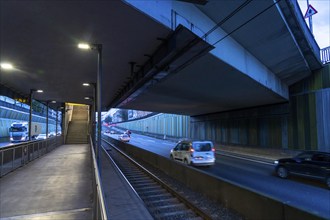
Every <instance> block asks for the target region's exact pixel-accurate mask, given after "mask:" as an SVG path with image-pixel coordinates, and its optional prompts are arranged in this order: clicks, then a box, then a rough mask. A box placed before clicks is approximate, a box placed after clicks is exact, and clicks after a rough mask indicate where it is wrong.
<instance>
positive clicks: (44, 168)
mask: <svg viewBox="0 0 330 220" xmlns="http://www.w3.org/2000/svg"><path fill="white" fill-rule="evenodd" d="M92 178H93V177H92V170H91V155H90V150H89V145H87V144H76V145H62V146H60V147H58V148H56V149H55V150H53V151H52V152H50V153H48V154H46V155H44V156H42V157H40V158H38V159H36V160H34V161H32V162H31V163H29V164H27V165H26V166H23V167H21V168H19V169H17V170H15V171H14V172H12V173H9V174H7V175H6V176H4V177H2V178H1V179H0V220H16V219H29V220H37V219H42V220H51V219H72V220H75V219H77V220H78V219H92V198H93V197H92V193H93V191H92Z"/></svg>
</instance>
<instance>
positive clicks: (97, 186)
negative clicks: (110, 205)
mask: <svg viewBox="0 0 330 220" xmlns="http://www.w3.org/2000/svg"><path fill="white" fill-rule="evenodd" d="M89 142H90V147H91V155H92V161H93V169H92V170H93V175H94V177H95V178H93V195H94V207H93V219H95V220H99V219H101V220H107V219H108V214H107V209H106V205H105V201H104V194H103V189H102V184H101V178H100V173H99V169H98V166H97V161H96V157H95V151H94V146H93V141H92V137H91V136H89Z"/></svg>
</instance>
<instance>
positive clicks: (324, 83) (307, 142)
mask: <svg viewBox="0 0 330 220" xmlns="http://www.w3.org/2000/svg"><path fill="white" fill-rule="evenodd" d="M329 121H330V65H327V66H325V67H324V68H323V69H321V70H319V71H316V72H314V73H313V75H312V76H311V77H308V78H307V79H304V80H302V81H301V82H298V83H296V84H294V85H293V86H291V87H290V100H289V102H287V103H283V104H277V105H269V106H261V107H255V108H251V109H244V110H237V111H230V112H221V113H216V114H209V115H202V116H196V117H191V123H190V127H191V137H192V138H194V139H210V140H213V141H215V142H218V143H221V144H227V145H243V146H244V145H245V146H253V147H263V148H282V149H287V148H289V149H299V150H322V151H329V152H330V125H329Z"/></svg>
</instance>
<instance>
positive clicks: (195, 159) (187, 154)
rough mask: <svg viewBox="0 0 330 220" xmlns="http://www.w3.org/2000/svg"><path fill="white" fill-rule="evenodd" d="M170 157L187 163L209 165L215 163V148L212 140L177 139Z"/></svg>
mask: <svg viewBox="0 0 330 220" xmlns="http://www.w3.org/2000/svg"><path fill="white" fill-rule="evenodd" d="M170 157H171V159H173V160H179V161H181V162H183V163H185V164H188V165H194V166H211V165H214V164H215V149H214V146H213V143H212V141H186V140H185V141H179V142H178V143H177V145H176V146H175V147H174V148H173V149H172V150H171V154H170Z"/></svg>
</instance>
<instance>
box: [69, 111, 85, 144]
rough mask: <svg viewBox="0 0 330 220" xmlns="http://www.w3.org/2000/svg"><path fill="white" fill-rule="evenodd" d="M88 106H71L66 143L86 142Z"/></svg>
mask: <svg viewBox="0 0 330 220" xmlns="http://www.w3.org/2000/svg"><path fill="white" fill-rule="evenodd" d="M88 112H89V111H88V106H76V105H75V106H73V110H72V118H71V121H70V122H69V125H68V133H67V136H66V142H65V143H66V144H87V143H88Z"/></svg>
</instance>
